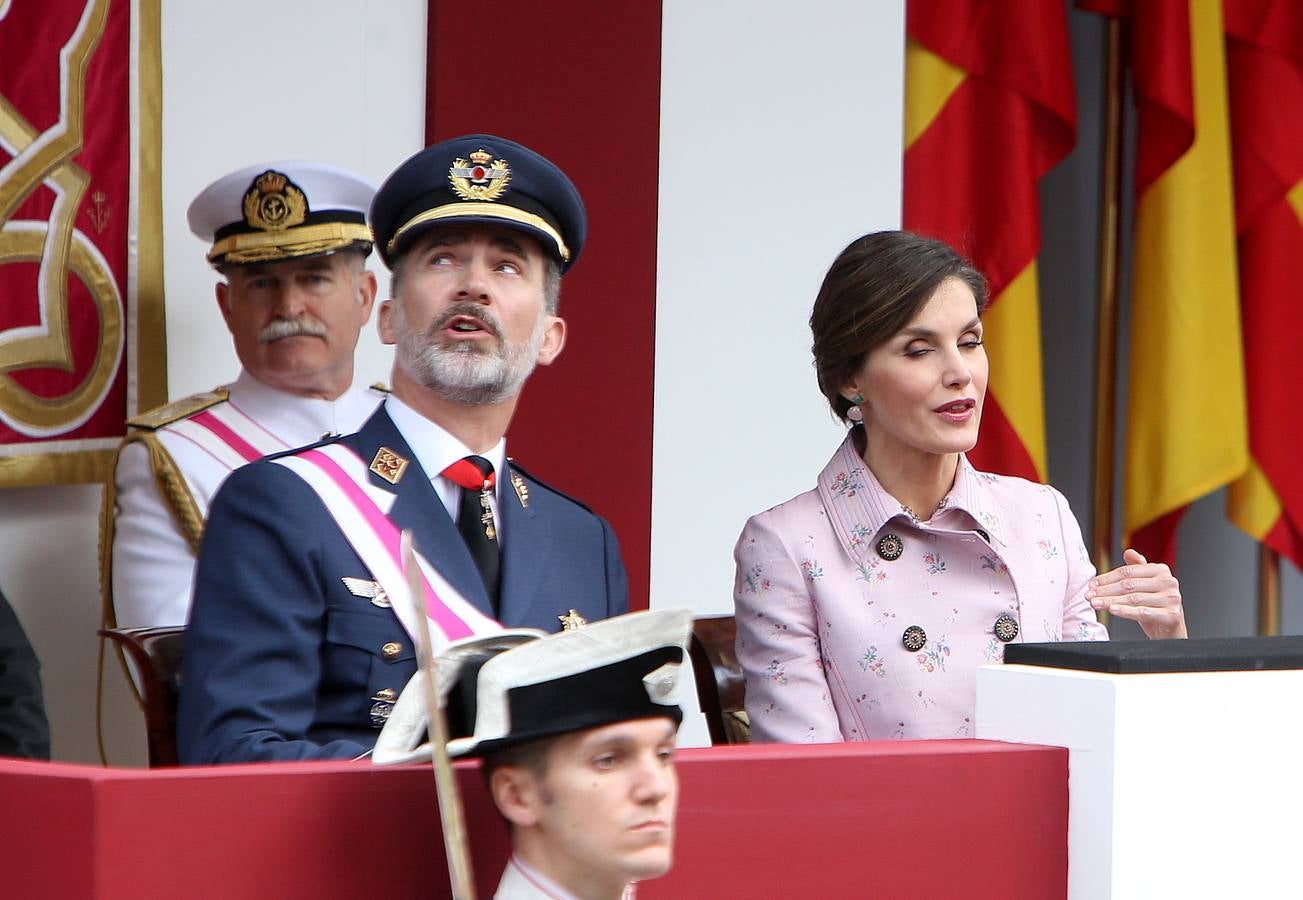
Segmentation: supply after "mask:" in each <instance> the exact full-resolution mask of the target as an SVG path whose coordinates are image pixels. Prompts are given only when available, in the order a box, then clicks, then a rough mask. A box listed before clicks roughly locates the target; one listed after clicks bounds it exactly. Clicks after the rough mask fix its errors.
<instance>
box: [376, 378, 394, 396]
mask: <svg viewBox="0 0 1303 900" xmlns="http://www.w3.org/2000/svg"><path fill="white" fill-rule="evenodd" d="M371 390H373V391H375V392H376V393H377V394H388V393H390V392H391V391H392V388H390V387H389V385H387V384H385V383H384V382H383V381H377V382H376V383H375V384H373V385H371Z"/></svg>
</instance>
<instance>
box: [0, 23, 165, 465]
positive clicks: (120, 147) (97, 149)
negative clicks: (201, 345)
mask: <svg viewBox="0 0 1303 900" xmlns="http://www.w3.org/2000/svg"><path fill="white" fill-rule="evenodd" d="M158 21H159V12H158V0H136V2H130V0H0V485H16V484H48V483H54V482H74V481H93V480H98V479H100V478H102V477H103V476H104V475H105V474H106V473H107V471H108V467H109V465H110V461H111V458H112V453H113V450H114V448H115V447H116V446H117V443H118V440H119V439H120V438H121V437H122V435H123V433H124V430H125V425H124V422H125V419H126V418H127V416H128V415H130V414H132V413H134V412H135V411H136V410H137V409H140V408H148V407H150V406H153V405H156V404H158V403H160V402H162V401H163V400H164V399H165V397H166V384H165V378H164V372H165V355H164V347H163V341H164V333H163V327H162V326H163V318H162V316H163V312H162V309H163V307H162V290H161V285H162V265H161V244H162V236H161V227H160V225H161V203H160V184H159V166H158V159H159V108H160V97H161V85H160V81H161V77H160V72H159V52H158ZM137 360H143V361H144V365H143V366H137V365H136V361H137Z"/></svg>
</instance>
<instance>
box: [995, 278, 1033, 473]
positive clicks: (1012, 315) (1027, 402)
mask: <svg viewBox="0 0 1303 900" xmlns="http://www.w3.org/2000/svg"><path fill="white" fill-rule="evenodd" d="M1036 290H1037V289H1036V263H1035V262H1034V261H1033V262H1031V263H1028V265H1027V268H1025V269H1023V270H1022V272H1021V273H1019V275H1018V277H1017V278H1015V279H1014V280H1013V281H1012V282H1011V283H1010V284H1009V286H1008V287H1007V288H1005V289H1004V292H1003V293H1002V294H1000V296H999V297H998V298H995V301H997V302H993V303H992V304H991V306H989V307H987V310H986V312H985V313H983V314H982V328H983V340H984V341H985V343H986V355H987V357H988V358H989V359H990V360H991V376H990V383H991V385H992V387H991V388H990V392H991V393H992V394H994V395H995V398H996V400H997V401H998V402H999V404H1000V408H1001V409H1002V410H1004V414H1005V417H1006V418H1007V419H1008V420H1009V424H1010V425H1011V426H1012V427H1013V430H1014V432H1015V433H1016V434H1017V435H1018V439H1019V440H1021V441H1022V444H1023V446H1024V447H1025V448H1026V449H1027V455H1028V456H1030V457H1031V459H1032V464H1033V465H1035V466H1036V474H1037V476H1039V478H1040V479H1041V481H1045V480H1046V479H1047V477H1048V472H1047V467H1046V462H1045V457H1046V454H1045V397H1044V391H1043V390H1042V384H1041V310H1040V300H1039V297H1038V296H1037V292H1036Z"/></svg>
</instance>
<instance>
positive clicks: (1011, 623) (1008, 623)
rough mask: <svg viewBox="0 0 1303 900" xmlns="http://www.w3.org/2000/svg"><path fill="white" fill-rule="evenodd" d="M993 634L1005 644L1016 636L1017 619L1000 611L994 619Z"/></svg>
mask: <svg viewBox="0 0 1303 900" xmlns="http://www.w3.org/2000/svg"><path fill="white" fill-rule="evenodd" d="M995 636H996V637H997V638H999V639H1000V640H1002V641H1004V642H1005V643H1006V644H1007V643H1009V642H1010V641H1012V640H1013V639H1014V638H1016V637H1017V636H1018V620H1017V619H1015V618H1014V617H1013V616H1011V615H1009V614H1008V613H1000V617H999V618H998V619H996V620H995Z"/></svg>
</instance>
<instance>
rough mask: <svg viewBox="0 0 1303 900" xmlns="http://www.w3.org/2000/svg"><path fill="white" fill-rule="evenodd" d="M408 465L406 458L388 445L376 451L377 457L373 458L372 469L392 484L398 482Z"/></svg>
mask: <svg viewBox="0 0 1303 900" xmlns="http://www.w3.org/2000/svg"><path fill="white" fill-rule="evenodd" d="M407 466H408V461H407V460H406V459H404V458H403V457H401V456H399V455H398V454H397V453H395V452H394V451H392V450H390V449H389V448H388V447H381V448H380V449H379V450H377V451H376V455H375V459H373V460H371V466H370V469H371V471H372V472H375V473H376V474H377V475H379V476H380V477H381V478H383V479H384V480H385V481H387V482H389V483H390V484H398V479H400V478H402V477H403V473H404V472H406V471H407Z"/></svg>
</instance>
